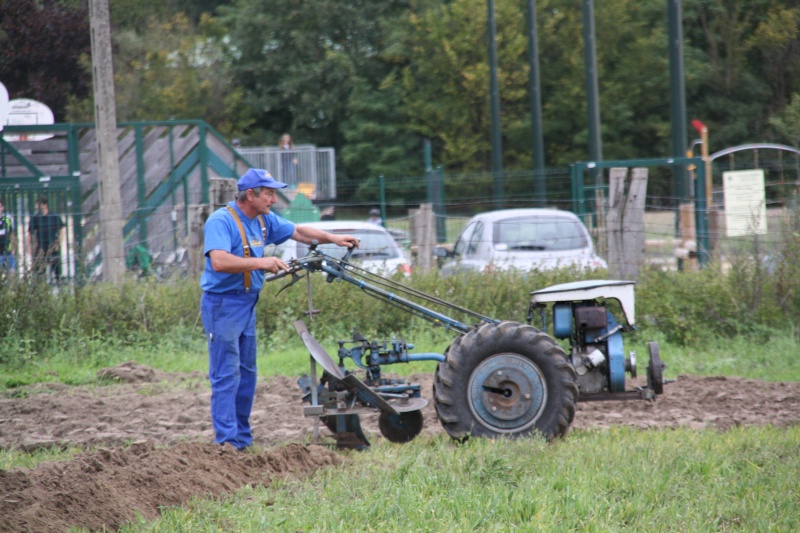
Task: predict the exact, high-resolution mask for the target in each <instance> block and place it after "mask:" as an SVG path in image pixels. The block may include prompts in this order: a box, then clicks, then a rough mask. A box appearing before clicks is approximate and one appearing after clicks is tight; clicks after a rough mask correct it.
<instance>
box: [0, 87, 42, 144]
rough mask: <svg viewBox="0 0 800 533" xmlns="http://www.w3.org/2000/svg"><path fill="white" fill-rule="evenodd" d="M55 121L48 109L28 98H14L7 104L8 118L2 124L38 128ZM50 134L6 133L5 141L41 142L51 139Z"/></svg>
mask: <svg viewBox="0 0 800 533" xmlns="http://www.w3.org/2000/svg"><path fill="white" fill-rule="evenodd" d="M54 122H55V119H54V117H53V112H52V111H51V110H50V108H49V107H47V106H46V105H44V104H43V103H41V102H38V101H36V100H31V99H30V98H15V99H14V100H11V102H10V103H9V113H8V118H7V119H6V121H5V122H4V124H5V125H7V126H38V125H42V124H53V123H54ZM52 136H53V134H52V133H30V134H25V133H13V134H10V133H6V134H4V135H3V138H4V139H5V140H6V141H9V142H14V141H43V140H45V139H49V138H50V137H52Z"/></svg>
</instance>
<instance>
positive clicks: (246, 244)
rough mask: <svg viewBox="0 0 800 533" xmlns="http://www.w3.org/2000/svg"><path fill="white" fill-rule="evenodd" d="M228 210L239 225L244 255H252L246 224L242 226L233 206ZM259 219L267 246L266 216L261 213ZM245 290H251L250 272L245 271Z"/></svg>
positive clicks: (263, 240) (263, 241)
mask: <svg viewBox="0 0 800 533" xmlns="http://www.w3.org/2000/svg"><path fill="white" fill-rule="evenodd" d="M228 211H229V212H230V214H231V216H233V221H234V222H236V225H237V226H239V234H240V235H241V236H242V247H243V248H244V257H250V241H248V240H247V235H246V234H245V232H244V226H242V221H241V219H240V218H239V215H238V213H236V210H235V209H234V208H233V207H231V206H228ZM258 221H259V222H260V223H261V234H262V237H263V239H262V241H261V242H262V243H263V245H264V247H265V248H266V246H267V225H266V224H264V218H263V217H262V216H261V215H258ZM244 292H250V272H245V273H244Z"/></svg>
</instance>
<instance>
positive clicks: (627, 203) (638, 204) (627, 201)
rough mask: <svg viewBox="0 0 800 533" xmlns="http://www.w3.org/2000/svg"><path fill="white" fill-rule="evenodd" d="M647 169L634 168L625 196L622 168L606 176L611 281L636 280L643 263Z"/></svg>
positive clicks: (624, 175)
mask: <svg viewBox="0 0 800 533" xmlns="http://www.w3.org/2000/svg"><path fill="white" fill-rule="evenodd" d="M647 174H648V172H647V169H646V168H635V169H633V172H632V176H631V184H630V187H629V188H628V192H627V195H626V194H625V179H626V177H627V175H628V171H627V169H625V168H612V169H611V172H610V175H609V187H608V213H607V215H606V226H607V235H608V270H609V274H610V276H611V277H613V278H619V279H626V280H634V281H635V280H637V279H639V271H640V269H641V267H642V264H643V263H644V205H645V199H646V196H647V195H646V192H647Z"/></svg>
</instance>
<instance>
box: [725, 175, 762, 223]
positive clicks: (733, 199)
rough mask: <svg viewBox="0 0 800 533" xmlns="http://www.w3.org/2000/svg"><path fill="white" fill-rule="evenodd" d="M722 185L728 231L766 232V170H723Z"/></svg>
mask: <svg viewBox="0 0 800 533" xmlns="http://www.w3.org/2000/svg"><path fill="white" fill-rule="evenodd" d="M722 185H723V195H724V198H725V227H726V235H727V236H728V237H741V236H742V235H766V233H767V198H766V194H765V193H764V171H763V170H732V171H729V172H723V173H722Z"/></svg>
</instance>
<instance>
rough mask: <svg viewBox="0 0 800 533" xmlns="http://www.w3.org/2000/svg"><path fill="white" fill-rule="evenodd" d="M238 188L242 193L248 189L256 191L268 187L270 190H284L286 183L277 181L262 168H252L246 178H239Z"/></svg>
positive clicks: (245, 175) (246, 173)
mask: <svg viewBox="0 0 800 533" xmlns="http://www.w3.org/2000/svg"><path fill="white" fill-rule="evenodd" d="M236 186H237V187H238V188H239V190H240V191H246V190H247V189H255V188H256V187H268V188H270V189H283V188H284V187H286V184H285V183H281V182H280V181H277V180H275V178H273V177H272V175H271V174H270V173H269V172H267V171H266V170H264V169H261V168H251V169H250V170H248V171H247V172H245V173H244V176H242V177H241V178H239V181H237V182H236Z"/></svg>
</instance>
